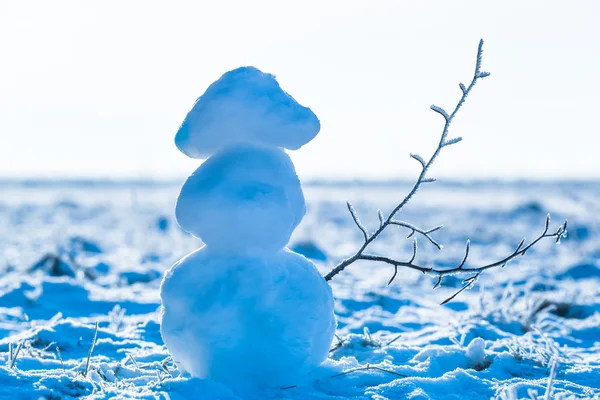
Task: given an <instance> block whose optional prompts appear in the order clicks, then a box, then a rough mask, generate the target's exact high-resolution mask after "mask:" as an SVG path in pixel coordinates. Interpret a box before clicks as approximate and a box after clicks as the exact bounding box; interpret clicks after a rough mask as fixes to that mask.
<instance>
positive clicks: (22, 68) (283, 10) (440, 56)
mask: <svg viewBox="0 0 600 400" xmlns="http://www.w3.org/2000/svg"><path fill="white" fill-rule="evenodd" d="M599 21H600V2H598V1H594V0H589V1H568V2H567V1H498V2H494V3H493V4H492V3H491V2H482V1H453V2H450V1H376V2H375V1H362V2H356V1H299V2H293V3H292V2H288V1H270V2H264V1H258V2H257V1H252V2H250V1H239V2H232V1H206V2H199V1H196V2H180V1H168V2H167V1H163V2H153V1H95V2H91V1H87V2H81V1H73V2H65V1H53V2H47V1H43V2H33V1H8V0H0V176H2V177H25V176H26V177H48V178H58V177H115V178H142V177H159V178H172V177H185V176H186V175H188V174H189V173H191V172H192V171H193V170H194V169H195V168H196V167H197V165H198V163H199V162H198V161H197V160H191V159H188V158H187V157H185V156H184V155H183V154H181V153H179V152H178V151H177V149H176V147H175V145H174V144H173V138H174V135H175V132H176V131H177V128H178V126H179V124H180V123H181V121H182V119H183V117H184V116H185V114H186V113H187V111H188V110H189V108H190V107H191V106H192V104H193V102H194V101H195V99H196V98H197V97H198V96H199V95H201V94H202V93H203V92H204V90H205V88H206V87H207V86H208V85H209V84H210V83H211V82H212V81H214V80H215V79H217V78H218V77H219V76H220V75H221V74H222V73H223V72H225V71H227V70H230V69H233V68H236V67H238V66H241V65H254V66H256V67H258V68H260V69H262V70H263V71H267V72H271V73H273V74H275V75H277V77H278V80H279V82H280V83H281V85H282V87H283V88H284V89H285V90H286V91H288V92H289V93H290V94H292V95H293V96H294V97H295V98H296V99H297V100H298V101H299V102H300V103H301V104H303V105H306V106H309V107H311V108H312V109H313V111H314V112H315V113H316V114H317V116H318V117H319V118H320V120H321V125H322V130H321V133H320V134H319V136H317V138H316V139H315V140H313V141H312V142H311V143H309V144H308V145H306V146H304V147H303V148H302V149H300V150H298V151H296V152H293V153H292V158H293V159H294V162H295V163H296V168H297V170H298V173H299V174H300V176H301V178H303V179H307V178H330V177H336V178H346V179H347V178H406V177H412V176H415V174H416V173H417V172H418V168H417V167H418V165H417V163H416V162H415V161H414V160H411V159H409V157H408V154H409V153H410V152H411V151H413V152H418V153H420V154H421V155H423V156H424V157H426V156H429V154H430V153H431V152H432V151H433V149H434V147H435V145H436V143H437V141H438V140H439V135H440V132H441V128H442V125H443V120H442V118H441V117H440V116H439V115H437V114H435V113H433V112H432V111H430V110H429V106H430V105H431V104H432V103H435V104H437V105H439V106H442V107H444V108H446V109H451V108H452V107H453V106H454V104H455V102H456V101H457V100H458V98H459V96H460V90H459V88H458V83H459V81H463V82H465V83H468V81H469V80H470V78H471V76H472V72H473V67H474V60H475V54H476V47H477V43H478V40H479V38H480V37H483V38H484V39H485V40H486V44H485V55H484V61H483V62H484V69H485V70H488V71H490V72H491V73H492V75H491V77H489V78H487V79H485V80H483V81H481V82H479V83H478V86H477V87H476V88H475V91H474V92H473V95H472V96H471V97H470V98H469V100H468V102H467V104H466V106H465V108H464V109H463V110H462V111H461V113H460V114H459V115H458V117H457V119H456V121H455V124H454V125H453V127H452V131H451V134H450V135H451V136H457V135H460V136H463V138H464V140H463V142H462V143H460V144H458V145H455V146H453V147H450V148H447V149H446V150H444V152H443V153H442V155H441V157H440V158H439V160H438V162H437V166H436V168H434V170H433V173H434V174H435V175H437V176H448V177H455V178H458V177H469V178H535V177H543V178H569V177H579V178H599V177H600V162H599V161H598V145H599V144H600V141H599V140H598V136H599V135H600V129H599V128H598V126H599V124H598V122H597V120H598V118H599V117H600V112H599V110H600V73H599V71H600V22H599Z"/></svg>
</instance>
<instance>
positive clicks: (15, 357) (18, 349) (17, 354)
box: [9, 342, 23, 368]
mask: <svg viewBox="0 0 600 400" xmlns="http://www.w3.org/2000/svg"><path fill="white" fill-rule="evenodd" d="M22 347H23V342H21V343H19V346H18V347H17V351H15V355H14V356H13V357H11V359H10V366H9V368H13V367H14V366H15V363H16V362H17V357H19V353H20V352H21V348H22ZM11 353H12V348H11Z"/></svg>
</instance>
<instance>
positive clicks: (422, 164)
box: [410, 153, 427, 168]
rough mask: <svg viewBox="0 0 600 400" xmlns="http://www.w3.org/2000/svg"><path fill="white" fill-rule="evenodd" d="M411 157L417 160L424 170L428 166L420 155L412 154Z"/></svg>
mask: <svg viewBox="0 0 600 400" xmlns="http://www.w3.org/2000/svg"><path fill="white" fill-rule="evenodd" d="M410 156H411V157H412V158H414V159H415V160H417V161H418V162H419V163H421V166H422V167H423V168H425V166H426V165H427V163H426V162H425V160H423V157H421V156H420V155H418V154H414V153H410Z"/></svg>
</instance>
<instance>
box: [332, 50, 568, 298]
mask: <svg viewBox="0 0 600 400" xmlns="http://www.w3.org/2000/svg"><path fill="white" fill-rule="evenodd" d="M482 55H483V40H481V41H480V42H479V46H478V48H477V61H476V64H475V73H474V74H473V79H472V80H471V82H470V84H469V85H468V86H465V85H464V84H462V83H460V84H459V87H460V89H461V91H462V96H461V98H460V99H459V101H458V103H457V104H456V106H455V107H454V110H453V111H452V113H451V114H448V113H447V112H446V111H445V110H444V109H442V108H441V107H438V106H435V105H432V106H431V109H432V110H433V111H435V112H437V113H438V114H440V115H442V116H443V117H444V119H445V124H444V128H443V130H442V134H441V137H440V140H439V143H438V146H437V148H436V149H435V151H434V153H433V154H432V156H431V157H430V158H429V160H428V161H425V160H424V159H423V158H422V157H421V156H419V155H416V154H412V153H411V154H410V156H411V157H412V158H414V159H415V160H417V161H418V162H419V163H420V164H421V166H422V170H421V173H420V174H419V176H418V178H417V180H416V182H415V183H414V185H413V187H412V189H411V190H410V192H409V193H408V194H407V195H406V196H405V197H404V199H403V200H402V201H401V202H400V203H398V204H397V205H396V207H394V209H393V210H392V211H391V212H390V213H389V215H388V216H387V218H384V217H383V214H382V213H381V212H378V215H379V222H380V223H379V228H378V229H377V230H376V231H375V232H373V233H372V234H370V235H369V233H368V231H367V229H366V228H365V227H364V226H363V225H362V224H361V223H360V220H359V219H358V217H357V215H356V211H355V210H354V207H352V205H351V204H350V203H348V209H349V210H350V213H351V215H352V218H353V219H354V222H355V223H356V225H357V226H358V227H359V229H360V230H361V231H362V232H363V235H364V239H365V240H364V243H363V244H362V245H361V246H360V248H359V249H358V250H357V251H356V252H355V253H354V254H353V255H352V256H350V257H348V258H346V259H345V260H343V261H342V262H340V263H339V264H338V265H337V266H336V267H335V268H333V269H332V270H331V271H330V272H329V273H328V274H327V275H325V279H326V280H327V281H329V280H331V279H332V278H333V277H334V276H335V275H337V274H339V273H340V272H342V271H343V270H344V269H345V268H346V267H348V266H349V265H351V264H353V263H354V262H356V261H360V260H364V261H376V262H383V263H386V264H389V265H392V266H393V267H394V274H393V276H392V278H391V279H390V280H389V282H388V284H390V283H392V282H393V281H394V279H395V278H396V276H397V274H398V268H400V267H405V268H409V269H413V270H416V271H419V272H422V273H425V274H429V275H433V276H436V277H437V282H436V283H435V285H434V288H437V287H439V286H440V284H441V282H442V278H443V277H444V276H446V275H453V274H471V276H470V277H468V278H467V279H465V280H464V281H463V286H462V288H461V289H460V290H458V291H457V292H456V293H455V294H454V295H452V296H451V297H449V298H448V299H446V300H445V301H444V302H443V303H442V304H446V303H448V302H449V301H451V300H453V299H454V298H455V297H456V296H458V295H459V294H460V293H462V292H463V291H464V290H466V289H468V288H470V287H472V286H473V285H474V283H475V281H476V280H477V278H478V277H479V276H480V274H481V273H482V272H483V271H485V270H487V269H490V268H494V267H504V266H505V265H506V264H507V263H508V262H509V261H511V260H513V259H514V258H516V257H518V256H522V255H524V254H525V253H526V252H527V251H528V250H529V249H530V248H532V247H533V246H535V245H536V244H537V243H538V242H539V241H540V240H542V239H544V238H553V239H554V240H555V241H556V243H559V242H560V239H561V238H562V237H565V235H566V233H567V221H565V222H564V224H563V225H561V226H559V227H558V228H557V230H556V231H555V232H554V233H548V232H549V226H550V215H548V217H547V218H546V224H545V229H544V232H543V233H542V234H541V235H540V236H538V237H537V238H536V239H535V240H533V241H532V242H531V243H529V244H528V245H525V239H523V240H522V241H521V242H520V243H519V245H518V246H517V248H516V250H515V251H513V252H512V253H511V254H509V255H508V256H506V257H504V258H503V259H501V260H499V261H496V262H493V263H490V264H486V265H482V266H478V267H466V263H467V259H468V257H469V251H470V241H467V245H466V248H465V255H464V257H463V259H462V261H461V262H460V264H459V265H458V266H456V267H454V268H450V269H436V268H433V267H424V266H420V265H418V264H415V259H416V255H417V244H416V241H415V242H414V243H413V255H412V257H411V259H410V260H409V261H399V260H395V259H393V258H390V257H386V256H380V255H375V254H369V253H366V249H367V247H368V246H369V244H371V243H372V242H373V241H374V240H375V239H376V238H377V237H378V236H379V235H380V234H381V233H382V232H383V231H384V230H385V229H386V228H387V227H388V226H389V225H397V226H402V227H405V228H408V229H410V230H411V232H410V234H409V235H408V238H410V237H412V236H413V235H415V234H416V233H419V234H421V235H423V236H425V238H427V239H428V240H429V241H430V242H431V243H432V244H434V245H435V246H436V247H438V249H441V248H442V246H441V245H440V244H439V243H437V241H435V240H434V239H433V238H432V237H431V236H430V234H431V233H432V232H435V231H437V230H438V229H440V228H441V226H438V227H435V228H433V229H430V230H428V231H425V230H422V229H418V228H416V227H415V226H414V225H412V224H410V223H408V222H403V221H398V220H395V219H394V217H395V216H396V214H397V213H398V212H399V211H400V210H401V209H402V208H403V207H404V206H405V205H406V204H407V203H408V202H409V201H410V200H411V199H412V197H413V196H414V195H415V193H416V192H417V191H418V189H419V188H420V186H421V185H422V184H423V183H429V182H434V181H435V179H434V178H428V177H426V175H427V172H428V170H429V168H430V167H431V165H432V164H433V163H434V161H435V160H436V159H437V156H438V155H439V154H440V152H441V150H442V148H444V147H446V146H449V145H452V144H455V143H458V142H460V141H461V140H462V138H461V137H456V138H453V139H447V136H448V132H449V129H450V125H451V123H452V121H453V120H454V117H455V116H456V114H457V113H458V111H459V110H460V108H461V107H462V105H463V104H464V103H465V101H466V99H467V97H468V95H469V94H470V93H471V90H473V87H474V86H475V84H476V83H477V81H478V80H479V79H482V78H485V77H487V76H489V75H490V73H489V72H487V71H481V61H482Z"/></svg>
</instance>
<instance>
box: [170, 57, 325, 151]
mask: <svg viewBox="0 0 600 400" xmlns="http://www.w3.org/2000/svg"><path fill="white" fill-rule="evenodd" d="M320 128H321V125H320V122H319V120H318V118H317V117H316V116H315V114H314V113H313V112H312V111H311V110H310V108H307V107H304V106H302V105H300V104H299V103H298V102H297V101H296V100H294V98H293V97H292V96H290V95H289V94H288V93H286V92H285V91H284V90H283V89H281V87H280V86H279V83H277V80H276V79H275V77H274V76H273V75H271V74H267V73H264V72H261V71H260V70H258V69H257V68H254V67H241V68H237V69H234V70H232V71H229V72H226V73H225V74H223V76H221V78H219V79H218V80H217V81H216V82H214V83H213V84H212V85H210V86H209V87H208V89H207V90H206V92H205V93H204V94H203V95H202V96H200V97H199V98H198V100H196V103H195V104H194V106H193V107H192V109H191V110H190V111H189V112H188V114H187V116H186V117H185V120H184V121H183V123H182V125H181V127H180V128H179V130H178V131H177V135H176V136H175V144H176V145H177V147H178V148H179V150H181V151H182V152H183V153H184V154H186V155H187V156H189V157H192V158H206V157H209V156H210V155H212V154H214V153H215V152H216V151H218V150H219V149H222V148H224V147H227V146H229V145H234V144H238V143H252V144H259V145H266V146H272V147H283V148H286V149H290V150H296V149H299V148H300V147H301V146H303V145H305V144H306V143H308V142H309V141H310V140H312V139H313V138H314V137H315V136H316V135H317V134H318V133H319V130H320Z"/></svg>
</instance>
